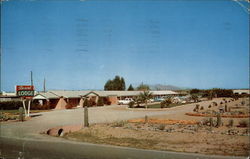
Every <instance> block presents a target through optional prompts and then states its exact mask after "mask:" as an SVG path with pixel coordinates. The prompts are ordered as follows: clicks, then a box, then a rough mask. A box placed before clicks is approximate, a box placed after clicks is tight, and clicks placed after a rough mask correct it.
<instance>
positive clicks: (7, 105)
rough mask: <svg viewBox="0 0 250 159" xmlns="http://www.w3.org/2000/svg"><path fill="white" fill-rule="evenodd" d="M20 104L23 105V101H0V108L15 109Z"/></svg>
mask: <svg viewBox="0 0 250 159" xmlns="http://www.w3.org/2000/svg"><path fill="white" fill-rule="evenodd" d="M22 106H23V103H22V102H21V101H6V102H0V110H16V109H19V107H22Z"/></svg>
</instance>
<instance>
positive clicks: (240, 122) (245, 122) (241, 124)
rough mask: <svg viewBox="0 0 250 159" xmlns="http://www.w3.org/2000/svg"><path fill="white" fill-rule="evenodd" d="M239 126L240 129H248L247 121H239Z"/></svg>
mask: <svg viewBox="0 0 250 159" xmlns="http://www.w3.org/2000/svg"><path fill="white" fill-rule="evenodd" d="M239 126H240V127H248V126H249V121H248V120H241V121H239Z"/></svg>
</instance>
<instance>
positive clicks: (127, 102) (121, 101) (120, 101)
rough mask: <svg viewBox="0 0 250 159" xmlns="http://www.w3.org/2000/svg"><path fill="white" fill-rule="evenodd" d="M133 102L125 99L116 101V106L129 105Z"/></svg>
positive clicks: (130, 99)
mask: <svg viewBox="0 0 250 159" xmlns="http://www.w3.org/2000/svg"><path fill="white" fill-rule="evenodd" d="M132 101H134V100H133V99H132V98H125V99H123V100H118V104H119V105H120V104H129V103H130V102H132Z"/></svg>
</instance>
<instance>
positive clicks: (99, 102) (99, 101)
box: [97, 98, 104, 106]
mask: <svg viewBox="0 0 250 159" xmlns="http://www.w3.org/2000/svg"><path fill="white" fill-rule="evenodd" d="M97 106H104V102H103V98H98V101H97Z"/></svg>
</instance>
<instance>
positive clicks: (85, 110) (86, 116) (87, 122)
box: [84, 106, 89, 127]
mask: <svg viewBox="0 0 250 159" xmlns="http://www.w3.org/2000/svg"><path fill="white" fill-rule="evenodd" d="M88 126H89V114H88V107H87V106H85V107H84V127H88Z"/></svg>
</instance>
